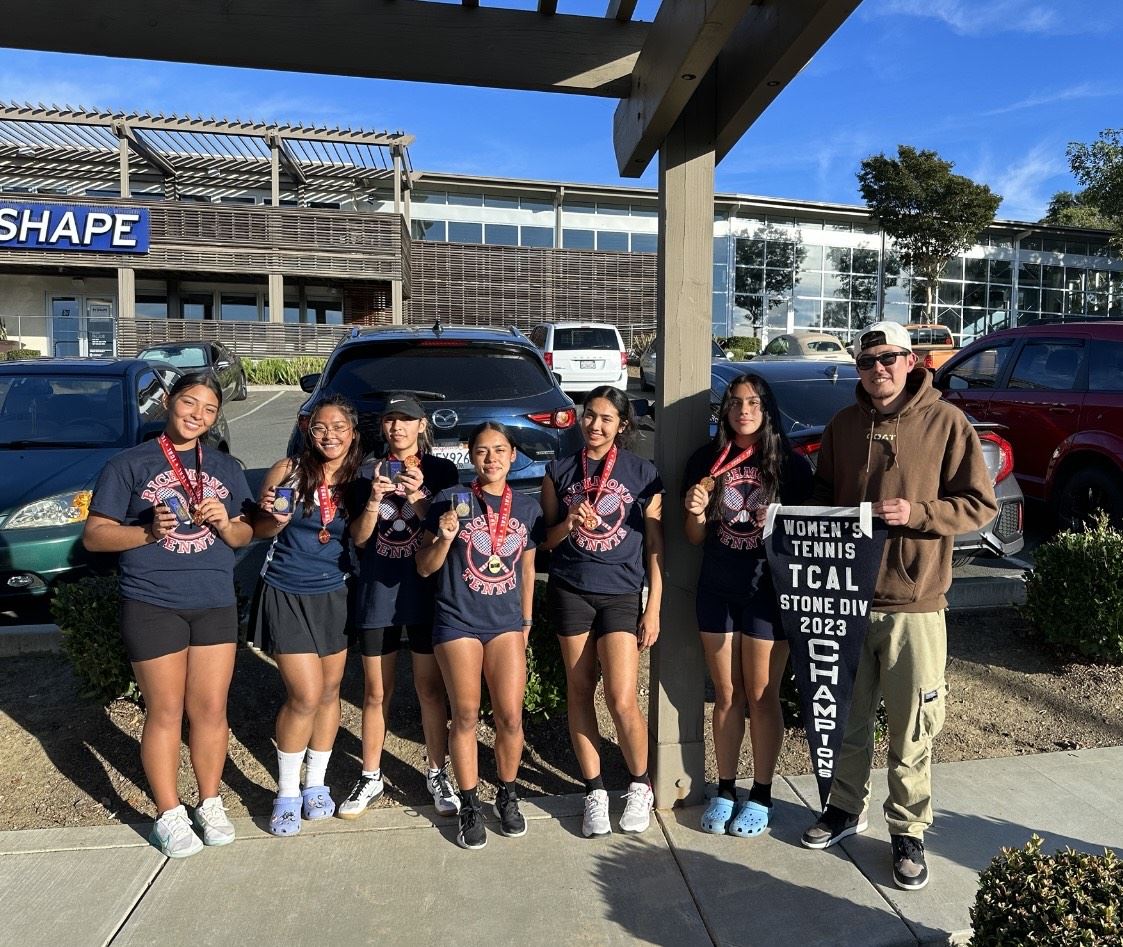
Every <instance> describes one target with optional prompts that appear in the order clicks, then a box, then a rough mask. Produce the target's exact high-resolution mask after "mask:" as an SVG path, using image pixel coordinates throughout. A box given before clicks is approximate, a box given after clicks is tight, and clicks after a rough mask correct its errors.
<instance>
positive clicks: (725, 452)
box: [698, 441, 756, 493]
mask: <svg viewBox="0 0 1123 947" xmlns="http://www.w3.org/2000/svg"><path fill="white" fill-rule="evenodd" d="M732 449H733V442H732V441H730V442H729V443H728V444H726V445H725V447H724V448H723V449H722V452H721V454H720V455H718V458H717V460H715V461H714V463H713V466H712V467H710V475H709V476H708V477H703V478H702V479H701V480H699V481H698V486H700V487H701V488H702V489H703V490H705V491H706V492H707V493H712V492H713V489H714V487H715V486H717V478H718V477H720V476H721V475H722V474H723V473H725V472H726V471H729V470H732V469H733V468H734V467H736V466H737V465H738V464H740V463H742V462H744V461H746V460H748V459H749V458H750V457H752V456H753V454H754V453H755V452H756V444H750V445H749V446H748V447H746V448H745V449H744V450H743V451H741V453H739V454H738V455H737V456H736V457H734V458H733V459H732V460H731V461H729V462H728V463H726V462H725V458H726V457H728V456H729V452H730V451H731V450H732Z"/></svg>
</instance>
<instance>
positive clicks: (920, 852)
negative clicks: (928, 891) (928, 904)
mask: <svg viewBox="0 0 1123 947" xmlns="http://www.w3.org/2000/svg"><path fill="white" fill-rule="evenodd" d="M890 838H891V839H892V840H893V883H894V884H895V885H896V886H897V887H898V888H903V889H904V890H905V891H919V890H920V889H921V888H923V887H924V886H925V885H926V884H928V866H927V865H926V864H925V862H924V842H923V841H922V840H921V839H918V838H914V837H913V836H911V835H892V836H890Z"/></svg>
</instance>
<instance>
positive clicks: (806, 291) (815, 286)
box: [795, 272, 823, 297]
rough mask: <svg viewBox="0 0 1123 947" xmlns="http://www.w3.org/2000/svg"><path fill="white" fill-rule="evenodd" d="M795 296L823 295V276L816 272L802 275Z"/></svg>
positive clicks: (797, 283) (796, 285)
mask: <svg viewBox="0 0 1123 947" xmlns="http://www.w3.org/2000/svg"><path fill="white" fill-rule="evenodd" d="M795 294H796V295H797V296H816V297H818V296H821V295H822V294H823V274H822V273H815V272H811V273H800V274H799V279H798V280H797V281H796V284H795Z"/></svg>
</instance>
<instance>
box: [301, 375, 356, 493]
mask: <svg viewBox="0 0 1123 947" xmlns="http://www.w3.org/2000/svg"><path fill="white" fill-rule="evenodd" d="M325 408H337V409H339V410H340V411H341V412H342V413H343V414H344V416H345V417H346V418H347V420H348V422H350V424H351V429H352V431H353V432H354V434H353V436H352V438H351V446H350V447H349V448H348V450H347V454H346V455H345V456H344V458H343V463H342V464H341V465H340V468H339V476H338V477H337V478H336V482H337V483H340V484H343V483H350V482H351V481H352V480H354V479H355V478H356V477H357V476H358V473H359V466H360V465H361V464H362V462H363V445H362V440H361V438H360V437H359V415H358V413H357V412H356V411H355V406H354V405H353V404H351V402H350V401H348V400H347V399H346V398H344V397H343V395H328V397H326V398H324V400H323V401H320V402H319V403H317V405H316V406H315V407H314V408H313V409H312V413H311V414H310V415H309V416H308V427H309V429H311V427H312V425H313V424H314V423H315V421H316V415H318V414H319V413H320V412H321V411H323V410H324V409H325ZM293 466H294V471H293V476H294V480H295V485H296V492H297V493H298V494H299V495H300V496H301V497H302V498H303V502H304V512H305V514H309V513H311V512H312V507H313V506H314V505H315V503H314V501H313V499H312V497H313V495H314V494H315V493H316V490H317V489H319V487H320V485H321V484H322V483H323V482H324V458H323V455H322V454H321V453H320V451H319V449H318V448H317V447H316V443H315V441H314V440H313V438H312V434H311V432H310V430H309V431H306V432H305V435H304V446H303V447H302V448H301V451H300V455H299V456H298V457H296V458H295V462H294V465H293ZM340 512H341V513H344V510H343V507H342V506H340Z"/></svg>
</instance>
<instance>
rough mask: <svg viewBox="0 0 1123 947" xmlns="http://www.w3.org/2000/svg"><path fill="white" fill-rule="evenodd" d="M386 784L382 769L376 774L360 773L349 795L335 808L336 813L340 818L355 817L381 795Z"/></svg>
mask: <svg viewBox="0 0 1123 947" xmlns="http://www.w3.org/2000/svg"><path fill="white" fill-rule="evenodd" d="M385 788H386V784H385V783H384V782H383V781H382V771H381V770H379V771H378V775H377V776H363V775H360V776H359V778H358V780H357V781H356V782H355V787H354V788H353V789H352V790H351V795H349V796H348V797H347V798H346V799H344V800H343V801H342V802H341V803H340V804H339V808H338V809H337V810H336V813H335V814H336V815H338V816H339V818H341V819H357V818H358V817H359V816H361V815H362V814H363V813H364V812H366V811H367V807H368V806H369V805H370V804H371V803H372V802H374V801H375V800H376V799H377V798H378V797H379V796H381V795H382V792H383V790H384V789H385Z"/></svg>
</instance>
